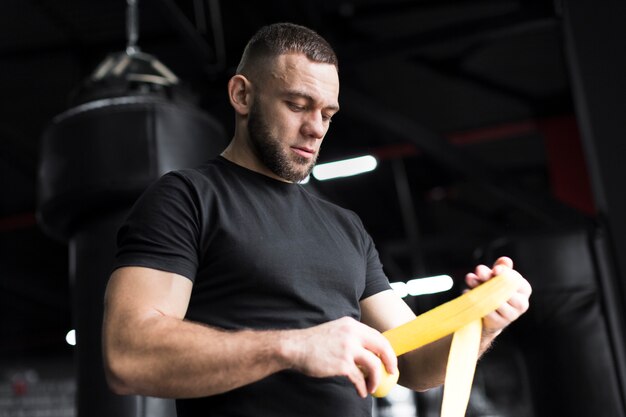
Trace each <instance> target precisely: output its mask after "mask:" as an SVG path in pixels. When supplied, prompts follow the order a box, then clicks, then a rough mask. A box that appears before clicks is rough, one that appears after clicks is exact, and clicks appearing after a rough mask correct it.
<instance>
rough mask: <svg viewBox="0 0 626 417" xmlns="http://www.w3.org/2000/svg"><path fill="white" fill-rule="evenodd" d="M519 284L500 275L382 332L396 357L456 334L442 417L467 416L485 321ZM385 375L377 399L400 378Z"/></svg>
mask: <svg viewBox="0 0 626 417" xmlns="http://www.w3.org/2000/svg"><path fill="white" fill-rule="evenodd" d="M519 285H520V282H519V281H518V279H517V278H516V277H514V276H512V275H498V276H497V277H494V278H492V279H490V280H489V281H487V282H485V283H484V284H481V285H479V286H478V287H476V288H474V289H473V290H471V291H468V292H466V293H465V294H463V295H462V296H460V297H457V298H455V299H454V300H452V301H449V302H447V303H445V304H442V305H440V306H438V307H435V308H433V309H432V310H430V311H427V312H426V313H424V314H421V315H419V316H417V317H416V318H415V319H413V320H411V321H410V322H408V323H405V324H403V325H401V326H398V327H395V328H393V329H391V330H388V331H386V332H384V333H383V336H385V337H386V338H387V339H388V340H389V343H391V346H392V348H393V350H394V352H395V353H396V355H397V356H400V355H402V354H404V353H407V352H410V351H412V350H415V349H417V348H419V347H422V346H424V345H427V344H428V343H431V342H434V341H435V340H438V339H440V338H442V337H444V336H447V335H449V334H452V333H454V336H453V339H452V345H451V346H450V353H449V356H448V365H447V367H446V380H445V384H444V385H445V387H444V398H443V405H442V414H441V416H442V417H457V416H459V417H460V416H463V415H464V413H465V409H466V408H467V402H468V400H469V393H470V389H471V386H472V380H473V378H474V369H475V368H476V360H477V359H478V350H479V344H480V338H481V332H482V318H483V317H484V316H486V315H487V314H489V313H491V312H492V311H494V310H496V309H497V308H498V307H499V306H501V305H502V304H504V303H505V302H506V301H507V300H508V299H509V298H511V296H512V295H513V294H514V293H515V292H516V291H517V289H518V288H519ZM383 368H384V367H383ZM383 370H384V369H383ZM384 375H385V377H384V379H383V381H382V382H381V383H380V384H379V385H378V388H377V390H376V392H374V394H373V395H374V396H375V397H384V396H385V395H387V394H388V393H389V391H390V390H391V389H392V388H393V386H394V385H395V384H396V382H397V380H398V377H399V375H398V374H395V375H389V374H388V373H387V372H386V370H384ZM444 413H445V414H444Z"/></svg>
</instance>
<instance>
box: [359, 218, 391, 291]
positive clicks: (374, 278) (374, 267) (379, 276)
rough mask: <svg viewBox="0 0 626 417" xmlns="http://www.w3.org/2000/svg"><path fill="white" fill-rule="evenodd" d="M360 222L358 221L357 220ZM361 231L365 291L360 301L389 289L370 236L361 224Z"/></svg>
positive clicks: (387, 280) (389, 286)
mask: <svg viewBox="0 0 626 417" xmlns="http://www.w3.org/2000/svg"><path fill="white" fill-rule="evenodd" d="M359 222H360V220H359ZM361 230H362V233H363V241H364V243H363V244H364V248H365V253H366V263H367V264H366V275H365V289H364V290H363V294H362V295H361V300H363V299H365V298H367V297H369V296H371V295H374V294H377V293H379V292H381V291H385V290H389V289H391V285H389V279H388V278H387V275H385V272H384V270H383V264H382V263H381V262H380V256H379V254H378V251H377V250H376V246H375V245H374V241H373V240H372V238H371V236H370V235H369V234H368V233H367V232H366V231H365V228H364V227H363V225H362V224H361Z"/></svg>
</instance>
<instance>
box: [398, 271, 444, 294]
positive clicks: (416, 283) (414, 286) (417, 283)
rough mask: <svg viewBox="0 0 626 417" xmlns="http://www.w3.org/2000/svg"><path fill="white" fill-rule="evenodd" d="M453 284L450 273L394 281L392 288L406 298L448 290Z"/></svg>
mask: <svg viewBox="0 0 626 417" xmlns="http://www.w3.org/2000/svg"><path fill="white" fill-rule="evenodd" d="M453 285H454V280H453V279H452V278H451V277H450V276H449V275H436V276H433V277H426V278H416V279H412V280H410V281H408V282H392V283H391V288H392V289H393V290H394V292H395V293H396V294H398V296H400V297H401V298H404V297H406V296H408V295H412V296H416V295H424V294H435V293H438V292H444V291H448V290H449V289H451V288H452V286H453Z"/></svg>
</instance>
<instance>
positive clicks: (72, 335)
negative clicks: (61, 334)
mask: <svg viewBox="0 0 626 417" xmlns="http://www.w3.org/2000/svg"><path fill="white" fill-rule="evenodd" d="M65 341H66V342H67V344H68V345H70V346H76V330H73V329H72V330H70V331H69V332H67V334H66V335H65Z"/></svg>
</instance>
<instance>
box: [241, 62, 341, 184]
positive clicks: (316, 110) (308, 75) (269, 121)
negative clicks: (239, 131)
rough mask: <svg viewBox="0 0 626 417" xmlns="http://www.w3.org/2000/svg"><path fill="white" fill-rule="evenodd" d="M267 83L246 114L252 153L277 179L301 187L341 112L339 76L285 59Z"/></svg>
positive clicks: (325, 67)
mask: <svg viewBox="0 0 626 417" xmlns="http://www.w3.org/2000/svg"><path fill="white" fill-rule="evenodd" d="M263 78H264V79H263V80H262V82H258V81H257V82H256V83H255V97H254V101H253V103H252V105H251V107H250V112H249V114H248V136H249V139H250V146H251V149H252V150H253V152H254V153H255V155H256V156H257V158H258V159H259V160H260V162H261V163H262V164H263V165H265V167H266V168H268V169H269V170H270V171H271V172H272V173H273V174H274V175H276V176H278V177H280V178H281V179H283V180H287V181H290V182H299V181H302V180H303V179H304V178H306V176H307V175H309V173H310V172H311V170H312V169H313V166H314V165H315V161H316V160H317V156H318V154H319V149H320V145H321V143H322V140H323V139H324V136H325V135H326V132H327V131H328V127H329V125H330V118H331V117H332V116H333V115H334V114H335V113H336V112H337V111H338V110H339V105H338V104H337V101H338V95H339V79H338V77H337V70H336V68H335V67H334V66H333V65H329V64H320V63H314V62H311V61H309V60H308V59H307V58H306V57H305V56H303V55H295V54H293V55H282V56H280V57H279V58H277V59H276V64H275V65H274V66H273V67H272V69H271V70H270V71H269V74H268V75H266V76H265V77H263Z"/></svg>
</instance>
